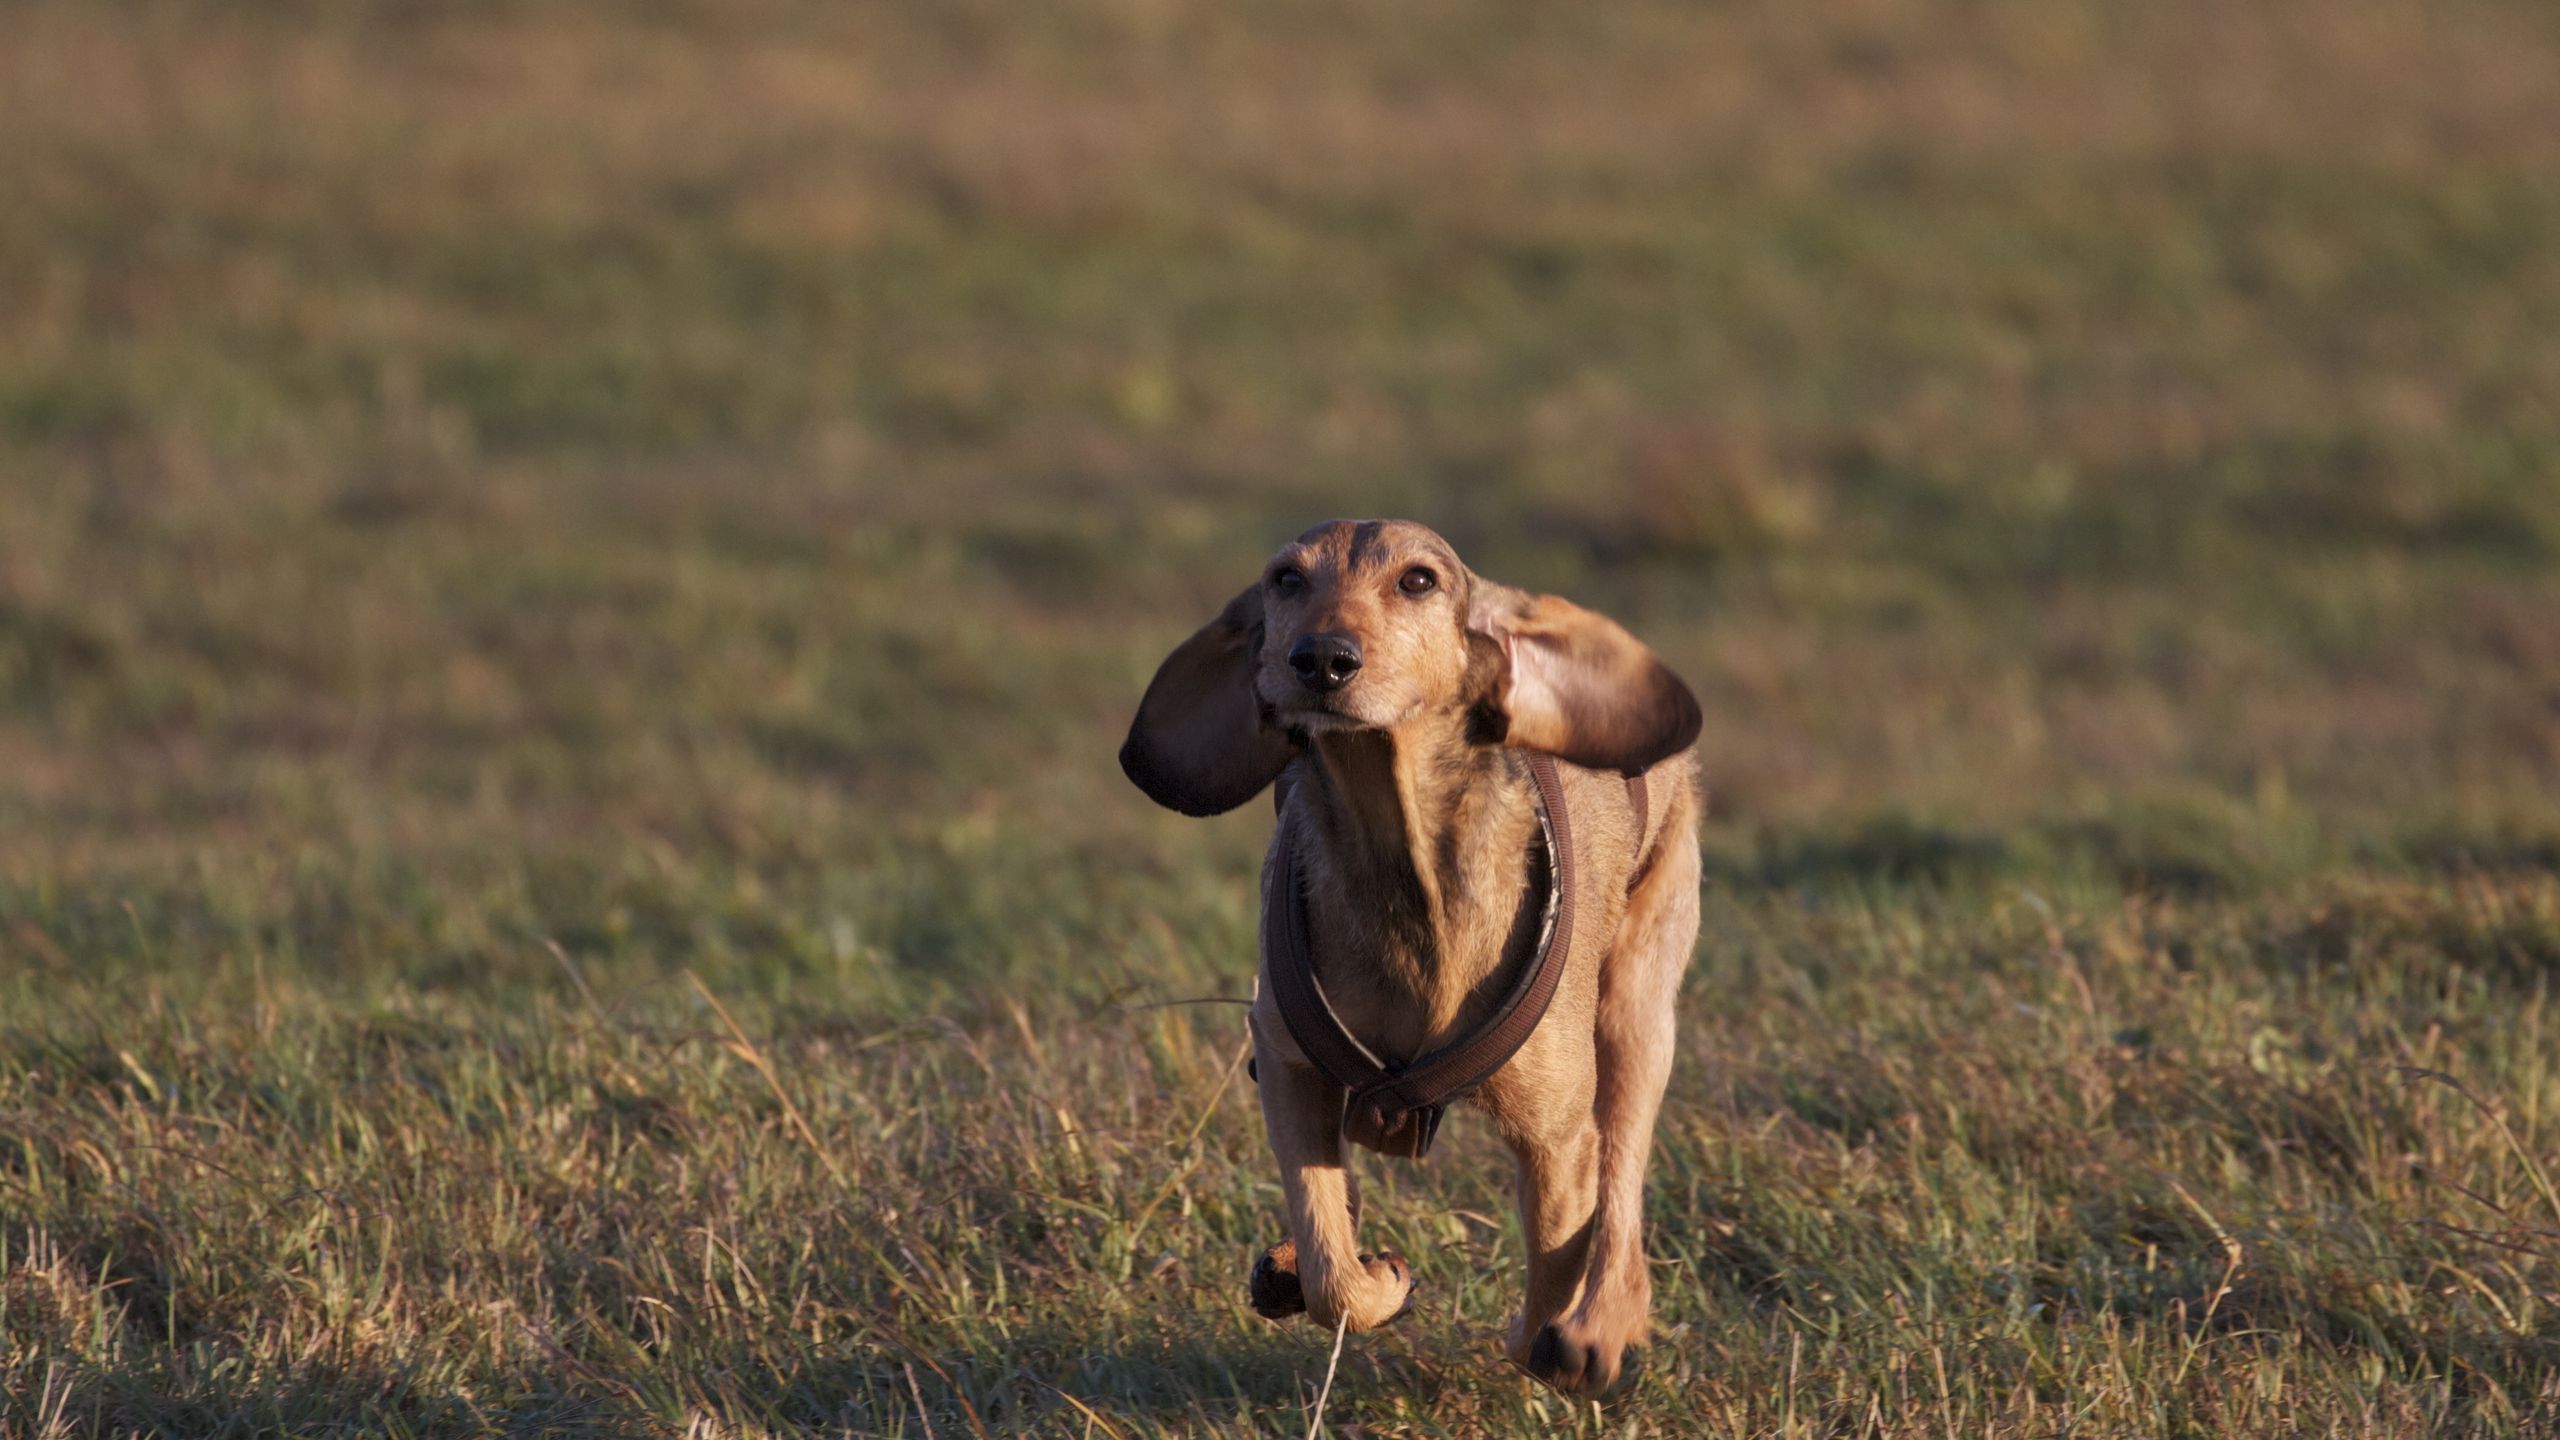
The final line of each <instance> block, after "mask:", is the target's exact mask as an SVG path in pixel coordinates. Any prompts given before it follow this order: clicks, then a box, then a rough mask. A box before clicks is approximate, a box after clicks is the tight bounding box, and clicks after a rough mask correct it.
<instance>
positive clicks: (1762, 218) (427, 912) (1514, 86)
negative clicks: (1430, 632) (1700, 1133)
mask: <svg viewBox="0 0 2560 1440" xmlns="http://www.w3.org/2000/svg"><path fill="white" fill-rule="evenodd" d="M2555 31H2560V17H2555V15H2554V14H2553V12H2551V11H2549V10H2548V9H2547V8H2545V7H2541V6H2536V5H2498V4H2485V3H2459V4H2453V5H2447V6H2417V5H2404V4H2387V3H2354V4H2345V5H2340V4H2333V3H2329V0H2301V3H2289V0H2270V3H2263V4H2253V5H2246V6H2233V5H2224V4H2208V3H2197V4H2164V5H2144V6H2139V7H2109V6H2099V5H2077V4H2070V5H2002V4H1955V5H1938V4H1917V3H1892V0H1838V3H1826V4H1824V5H1821V6H1818V7H1814V8H1813V9H1811V10H1808V9H1806V8H1805V7H1800V6H1796V5H1775V4H1772V5H1748V4H1744V5H1715V6H1692V5H1686V4H1682V5H1671V4H1643V3H1630V4H1613V5H1608V6H1601V7H1573V8H1572V9H1571V10H1569V11H1557V10H1555V9H1554V8H1553V7H1548V6H1542V5H1533V4H1518V5H1505V4H1483V3H1467V4H1419V5H1403V6H1396V7H1390V8H1384V9H1381V8H1380V7H1372V6H1358V5H1333V4H1320V3H1284V4H1272V5H1254V6H1247V7H1198V6H1190V5H1184V4H1178V3H1171V0H1113V3H1094V4H1076V5H1069V6H1044V7H1037V8H1036V9H1035V10H1032V11H1024V10H1023V9H1021V8H1020V7H1016V6H1012V5H1004V4H973V3H959V4H947V5H934V6H928V7H882V6H838V5H831V4H820V3H806V4H798V3H787V0H745V3H737V4H719V5H710V4H702V5H694V4H684V3H665V4H650V5H641V6H583V5H548V4H546V5H530V4H509V3H476V4H464V5H408V4H371V5H337V4H327V5H322V4H273V5H259V6H218V5H197V4H133V5H121V4H120V5H109V6H101V5H92V4H71V3H60V4H56V3H30V4H21V5H12V6H10V7H8V10H7V12H6V14H5V15H0V81H4V82H5V83H0V130H5V132H6V133H7V134H8V136H9V137H10V139H9V143H8V144H7V145H6V146H5V147H0V316H5V317H6V319H5V325H4V326H0V885H5V893H6V897H7V898H6V899H5V901H0V903H6V904H9V905H11V906H23V905H27V904H41V905H43V906H44V907H46V908H47V909H49V910H50V911H52V912H53V913H54V914H55V915H57V916H58V917H59V919H60V920H61V922H62V923H63V924H65V925H70V926H74V927H76V928H77V929H78V930H79V933H80V934H81V935H82V936H83V938H84V947H83V957H84V962H85V963H103V960H104V957H106V956H109V955H113V956H123V955H125V954H127V953H128V952H131V953H132V954H133V955H134V956H135V958H138V959H144V960H147V961H150V962H152V963H164V962H166V961H167V960H168V959H169V958H171V957H170V955H169V954H168V953H167V947H168V946H169V945H173V944H185V943H194V942H195V941H198V940H200V941H201V942H202V943H204V944H206V945H210V946H212V947H214V948H217V949H219V948H224V947H226V946H229V945H232V944H234V943H235V942H234V941H232V940H227V939H225V938H224V937H226V936H234V937H236V936H242V935H255V936H257V937H259V943H260V944H261V945H263V946H266V947H268V948H269V949H270V950H271V951H272V952H273V953H274V954H275V955H277V956H279V957H290V956H294V955H301V956H321V955H342V954H345V953H349V952H350V951H360V952H364V953H366V954H368V955H371V956H375V957H377V958H379V959H381V960H382V961H383V962H384V963H387V964H392V965H396V966H398V967H400V968H404V969H410V970H417V969H419V968H420V967H424V972H425V973H427V974H434V973H438V971H437V967H447V968H448V969H449V970H450V972H451V973H455V974H467V973H470V972H471V971H472V970H473V969H474V968H475V967H478V966H481V965H486V964H491V963H500V964H503V963H510V962H507V961H505V960H504V959H503V958H502V957H503V955H504V954H505V953H507V952H510V951H515V950H520V949H521V948H522V947H521V945H520V943H519V942H520V941H522V940H523V939H524V938H526V937H528V936H531V935H535V934H539V933H560V932H562V931H564V930H568V931H578V932H581V933H586V932H592V938H594V939H595V940H596V941H597V942H598V943H600V944H610V945H613V946H628V947H629V948H630V949H631V950H632V951H633V952H634V953H636V954H643V955H647V956H652V957H656V958H659V959H662V960H665V961H668V962H670V963H676V962H681V961H683V960H685V959H686V958H688V957H689V956H690V955H691V954H692V952H695V951H698V950H701V949H702V948H704V947H712V948H718V947H720V946H723V945H728V944H733V943H734V944H749V943H752V944H755V945H758V946H763V945H764V943H765V942H766V941H767V940H769V939H772V938H774V937H772V936H770V935H767V934H766V933H765V931H767V930H768V929H770V928H772V927H776V926H779V927H782V928H784V929H790V928H793V927H802V928H808V927H811V926H814V930H813V934H815V933H816V932H823V931H824V930H825V929H826V928H827V924H826V922H825V920H824V919H823V917H825V916H828V915H832V916H834V917H836V918H837V919H838V920H841V921H843V922H844V923H845V926H849V927H850V928H851V929H852V930H853V931H854V932H857V933H859V934H860V935H862V936H864V937H867V939H868V941H869V942H870V943H875V944H877V945H878V946H879V947H881V948H882V949H883V950H885V952H886V953H888V954H889V955H891V956H892V957H914V958H916V959H917V960H919V961H920V962H921V961H924V960H930V961H931V962H932V965H931V968H934V969H936V970H943V969H944V967H945V966H947V965H960V966H964V967H968V968H971V969H976V968H978V967H984V966H995V967H999V968H1001V967H1003V966H1005V965H1007V964H1010V963H1012V962H1011V961H1009V960H1007V959H1005V958H1004V957H1002V956H994V955H989V954H986V953H982V952H984V951H986V950H988V949H990V948H994V947H993V946H992V942H993V941H994V940H995V939H996V938H997V935H998V933H999V932H1003V933H1010V929H1011V926H1012V924H1013V923H1014V922H1015V920H1016V919H1017V918H1018V917H1017V916H1016V915H1015V913H1014V907H1015V906H1017V905H1024V904H1029V903H1031V902H1033V901H1035V900H1042V901H1047V902H1050V903H1048V904H1047V906H1046V908H1047V909H1048V910H1049V911H1050V912H1053V913H1054V912H1055V911H1057V910H1058V909H1059V908H1060V905H1059V903H1058V900H1059V897H1056V896H1052V895H1049V894H1048V893H1047V888H1046V887H1048V886H1050V885H1052V884H1057V885H1063V886H1066V887H1068V888H1071V889H1075V890H1079V891H1084V890H1093V889H1097V888H1098V889H1099V890H1101V891H1102V892H1104V894H1105V901H1104V903H1105V904H1106V906H1108V905H1109V904H1110V902H1111V900H1112V899H1113V898H1114V897H1116V896H1117V895H1118V893H1119V891H1120V887H1122V886H1124V885H1142V884H1143V883H1144V880H1145V877H1144V875H1142V874H1141V875H1131V874H1130V873H1129V871H1130V869H1131V868H1132V867H1135V868H1136V869H1138V870H1140V871H1144V870H1146V869H1148V868H1149V867H1151V866H1159V865H1162V864H1168V863H1172V862H1171V861H1170V860H1168V859H1166V858H1165V857H1166V856H1167V855H1168V854H1169V853H1170V852H1173V851H1175V850H1177V849H1182V848H1190V847H1196V846H1197V844H1198V837H1199V835H1200V833H1201V832H1200V831H1199V830H1198V829H1196V828H1194V827H1185V826H1181V825H1179V824H1177V823H1174V822H1171V821H1170V820H1169V819H1159V817H1156V816H1154V815H1152V814H1150V813H1148V807H1147V806H1145V805H1144V803H1143V802H1142V801H1141V799H1140V797H1138V796H1137V795H1136V793H1135V792H1134V791H1133V790H1131V789H1129V788H1127V787H1126V786H1125V784H1124V782H1122V781H1121V779H1120V778H1119V776H1118V775H1117V774H1116V773H1115V771H1114V768H1113V765H1112V761H1111V755H1112V752H1113V749H1114V746H1115V745H1116V743H1117V739H1118V733H1119V730H1120V727H1121V726H1122V725H1123V724H1124V723H1125V719H1126V715H1127V712H1128V711H1129V709H1130V707H1131V704H1132V702H1133V698H1134V696H1135V694H1136V693H1137V691H1138V689H1139V688H1140V686H1141V685H1142V684H1143V682H1144V679H1145V677H1146V675H1147V673H1148V671H1149V669H1150V667H1151V666H1152V663H1153V662H1154V660H1155V659H1156V658H1157V657H1158V656H1160V655H1161V654H1162V652H1163V651H1164V650H1165V648H1167V647H1168V646H1169V645H1170V643H1171V642H1172V641H1173V640H1175V639H1176V638H1178V637H1179V635H1180V634H1181V633H1183V632H1184V631H1185V630H1186V629H1187V628H1188V626H1189V625H1190V624H1192V623H1195V622H1196V621H1197V620H1199V619H1200V618H1203V617H1205V616H1206V615H1207V614H1208V613H1209V611H1210V610H1211V609H1212V608H1213V607H1214V606H1215V605H1216V604H1217V603H1218V602H1219V601H1220V600H1222V599H1223V598H1224V597H1225V596H1226V595H1228V594H1230V593H1232V592H1233V590H1234V589H1236V588H1237V587H1238V586H1239V585H1240V584H1241V583H1242V582H1243V581H1244V580H1245V579H1246V578H1248V577H1249V576H1250V575H1251V573H1252V567H1253V566H1255V565H1256V564H1257V563H1258V562H1259V560H1260V559H1261V558H1262V557H1263V556H1264V555H1265V554H1266V553H1267V552H1268V551H1269V549H1270V548H1272V546H1274V545H1275V544H1276V543H1277V542H1278V541H1279V540H1280V539H1282V538H1284V537H1286V536H1288V535H1291V534H1293V533H1295V532H1296V531H1297V530H1298V529H1299V528H1300V527H1302V526H1303V525H1305V524H1307V523H1310V522H1312V521H1314V520H1318V519H1322V518H1326V517H1329V516H1335V515H1408V516H1412V517H1415V518H1419V519H1422V520H1424V521H1426V522H1428V523H1430V524H1432V525H1435V526H1437V527H1438V528H1440V529H1441V530H1442V531H1443V532H1445V533H1447V534H1448V535H1450V536H1451V537H1452V538H1453V539H1454V540H1455V541H1456V543H1457V544H1458V545H1459V547H1460V549H1461V552H1462V553H1463V554H1465V555H1467V556H1468V557H1469V559H1470V561H1471V563H1473V564H1474V565H1475V566H1476V567H1477V568H1478V569H1480V570H1483V571H1485V572H1486V573H1489V574H1493V575H1497V576H1500V577H1502V578H1505V579H1509V580H1512V581H1515V582H1517V583H1522V584H1527V585H1532V586H1539V587H1545V588H1552V589H1557V590H1561V591H1564V592H1566V593H1568V594H1570V595H1572V596H1574V597H1575V598H1577V599H1581V600H1583V601H1585V602H1587V603H1590V604H1593V605H1596V606H1599V607H1602V608H1604V609H1607V610H1610V611H1612V612H1613V613H1616V614H1618V615H1620V616H1622V617H1623V618H1625V619H1626V620H1627V621H1628V622H1629V623H1630V624H1631V625H1633V626H1634V628H1636V629H1637V630H1638V631H1639V632H1640V633H1642V634H1643V635H1645V636H1646V637H1647V638H1648V639H1650V640H1651V641H1652V642H1653V643H1654V644H1655V645H1657V646H1658V647H1659V648H1660V649H1661V650H1662V652H1663V653H1664V654H1665V655H1666V656H1667V657H1668V658H1669V659H1670V660H1671V661H1672V663H1673V664H1674V665H1675V666H1676V667H1677V668H1679V669H1680V670H1681V671H1682V672H1683V673H1684V674H1685V675H1687V676H1688V677H1690V678H1691V680H1692V681H1693V683H1694V684H1695V685H1696V686H1697V688H1698V690H1699V691H1700V693H1701V695H1702V697H1703V698H1704V699H1705V702H1706V707H1707V711H1708V715H1709V717H1710V718H1709V724H1708V729H1707V734H1706V740H1705V747H1706V750H1705V754H1706V761H1707V773H1708V776H1709V777H1710V780H1711V782H1712V784H1713V787H1714V793H1715V801H1716V803H1715V805H1714V814H1715V818H1714V822H1713V823H1714V827H1715V828H1714V834H1713V836H1712V841H1713V843H1712V846H1711V848H1712V849H1714V850H1715V852H1716V853H1717V854H1718V856H1719V857H1720V861H1721V863H1722V864H1723V865H1724V866H1725V867H1726V869H1727V871H1728V872H1729V873H1749V874H1753V875H1759V876H1769V877H1774V878H1777V879H1780V880H1789V881H1793V880H1804V881H1820V880H1822V879H1823V878H1825V877H1826V876H1828V875H1831V874H1833V873H1835V872H1840V871H1848V872H1857V871H1861V870H1871V869H1876V868H1879V867H1881V868H1882V869H1885V870H1887V871H1902V870H1913V869H1917V870H1922V871H1943V870H1946V869H1948V868H1950V867H1955V868H1959V869H1966V868H1972V869H1978V868H1981V867H1985V866H1989V867H1994V868H1998V867H2014V866H2028V867H2044V866H2052V865H2064V866H2074V867H2095V868H2096V869H2097V870H2099V871H2103V872H2106V873H2109V874H2119V873H2120V874H2125V875H2129V876H2132V877H2136V878H2140V879H2146V880H2149V881H2158V882H2165V883H2170V884H2176V885H2189V886H2219V885H2229V884H2232V883H2235V882H2241V881H2246V880H2249V879H2253V878H2258V877H2262V876H2263V875H2265V874H2266V873H2268V872H2270V871H2275V872H2282V871H2286V870H2291V869H2299V868H2301V867H2304V866H2310V865H2318V864H2327V863H2332V862H2337V861H2342V860H2367V859H2387V860H2392V861H2407V862H2412V863H2417V864H2422V865H2424V864H2436V863H2441V862H2446V861H2448V860H2456V859H2460V860H2469V861H2474V862H2488V863H2496V862H2499V861H2502V860H2512V859H2517V858H2528V859H2534V860H2538V861H2542V862H2548V861H2549V860H2550V859H2551V858H2552V856H2553V855H2554V854H2555V853H2560V818H2556V817H2555V803H2554V797H2555V794H2560V563H2555V562H2560V178H2555V177H2560V34H2555ZM1258 824H1259V820H1258V817H1255V818H1248V819H1247V820H1243V821H1238V822H1234V823H1232V824H1230V825H1228V826H1227V827H1225V828H1224V829H1221V830H1220V831H1219V832H1218V835H1219V839H1218V841H1217V844H1218V845H1220V846H1222V847H1224V848H1223V849H1221V850H1220V851H1219V853H1218V855H1217V857H1216V858H1217V864H1218V865H1219V866H1221V867H1227V868H1232V866H1233V863H1234V861H1235V859H1236V857H1237V856H1240V855H1247V854H1249V853H1250V852H1251V848H1252V846H1253V844H1254V843H1255V841H1254V837H1253V832H1254V831H1255V829H1256V827H1257V826H1258ZM997 871H1003V872H1007V873H1008V874H1009V875H1010V878H1006V879H1002V880H999V879H996V878H992V877H993V874H994V873H995V872H997ZM1249 878H1250V876H1249V871H1248V872H1245V873H1244V875H1243V878H1242V879H1240V880H1239V881H1238V883H1239V884H1241V883H1244V881H1245V880H1249ZM351 893H361V894H363V895H364V896H365V897H366V899H365V901H364V902H363V903H353V902H351V901H350V900H349V899H348V897H349V896H350V894H351ZM1066 908H1069V909H1081V908H1085V907H1084V906H1083V905H1082V904H1080V903H1079V904H1070V905H1068V906H1067V907H1066ZM127 909H131V910H132V911H134V912H135V913H136V914H138V915H143V916H145V917H147V920H146V923H144V924H142V925H141V926H140V927H138V928H137V926H136V925H135V924H134V923H133V922H132V921H130V920H129V919H128V918H127V916H126V914H125V911H126V910H127ZM972 917H974V918H972ZM981 922H983V923H984V924H985V925H987V926H988V927H990V928H989V929H988V930H987V932H986V933H977V932H975V931H973V930H972V929H971V928H970V927H971V926H973V925H977V924H980V923H981ZM1061 923H1069V924H1072V923H1073V922H1072V921H1068V922H1061ZM376 925H379V926H383V927H387V933H384V934H381V935H372V934H367V933H361V932H364V931H366V930H367V929H368V927H372V926H376ZM840 928H842V927H840ZM1118 928H1119V927H1118V926H1117V925H1116V924H1113V925H1099V926H1097V927H1095V928H1093V929H1092V930H1090V931H1080V932H1079V933H1077V934H1076V935H1075V936H1074V937H1073V939H1074V941H1075V944H1076V946H1077V947H1079V953H1081V947H1085V946H1089V945H1091V944H1094V943H1099V942H1105V941H1107V940H1108V938H1109V937H1110V935H1111V934H1113V933H1114V932H1116V931H1117V930H1118ZM142 932H154V933H156V934H158V935H159V936H160V937H162V940H161V943H160V944H157V945H155V944H152V943H149V942H147V941H146V940H145V939H144V938H143V934H142ZM803 938H804V939H807V938H809V937H805V936H804V937H803ZM817 938H818V939H820V940H823V936H822V935H818V936H817ZM395 940H396V943H394V942H395ZM820 948H822V949H823V948H825V947H824V945H823V944H822V945H821V946H820ZM1003 948H1007V949H1009V950H1010V951H1011V952H1012V953H1013V955H1014V957H1015V958H1016V959H1019V958H1021V954H1022V952H1021V950H1020V947H1019V946H1017V945H1008V946H1006V947H1003ZM1033 948H1034V949H1037V948H1038V946H1037V945H1036V944H1035V945H1034V947H1033ZM393 951H396V952H397V954H396V955H395V954H393V953H391V952H393ZM1053 958H1054V957H1053ZM544 963H548V962H547V961H546V962H544ZM1103 963H1106V964H1107V963H1108V962H1107V961H1105V962H1103ZM946 973H947V972H946Z"/></svg>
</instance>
